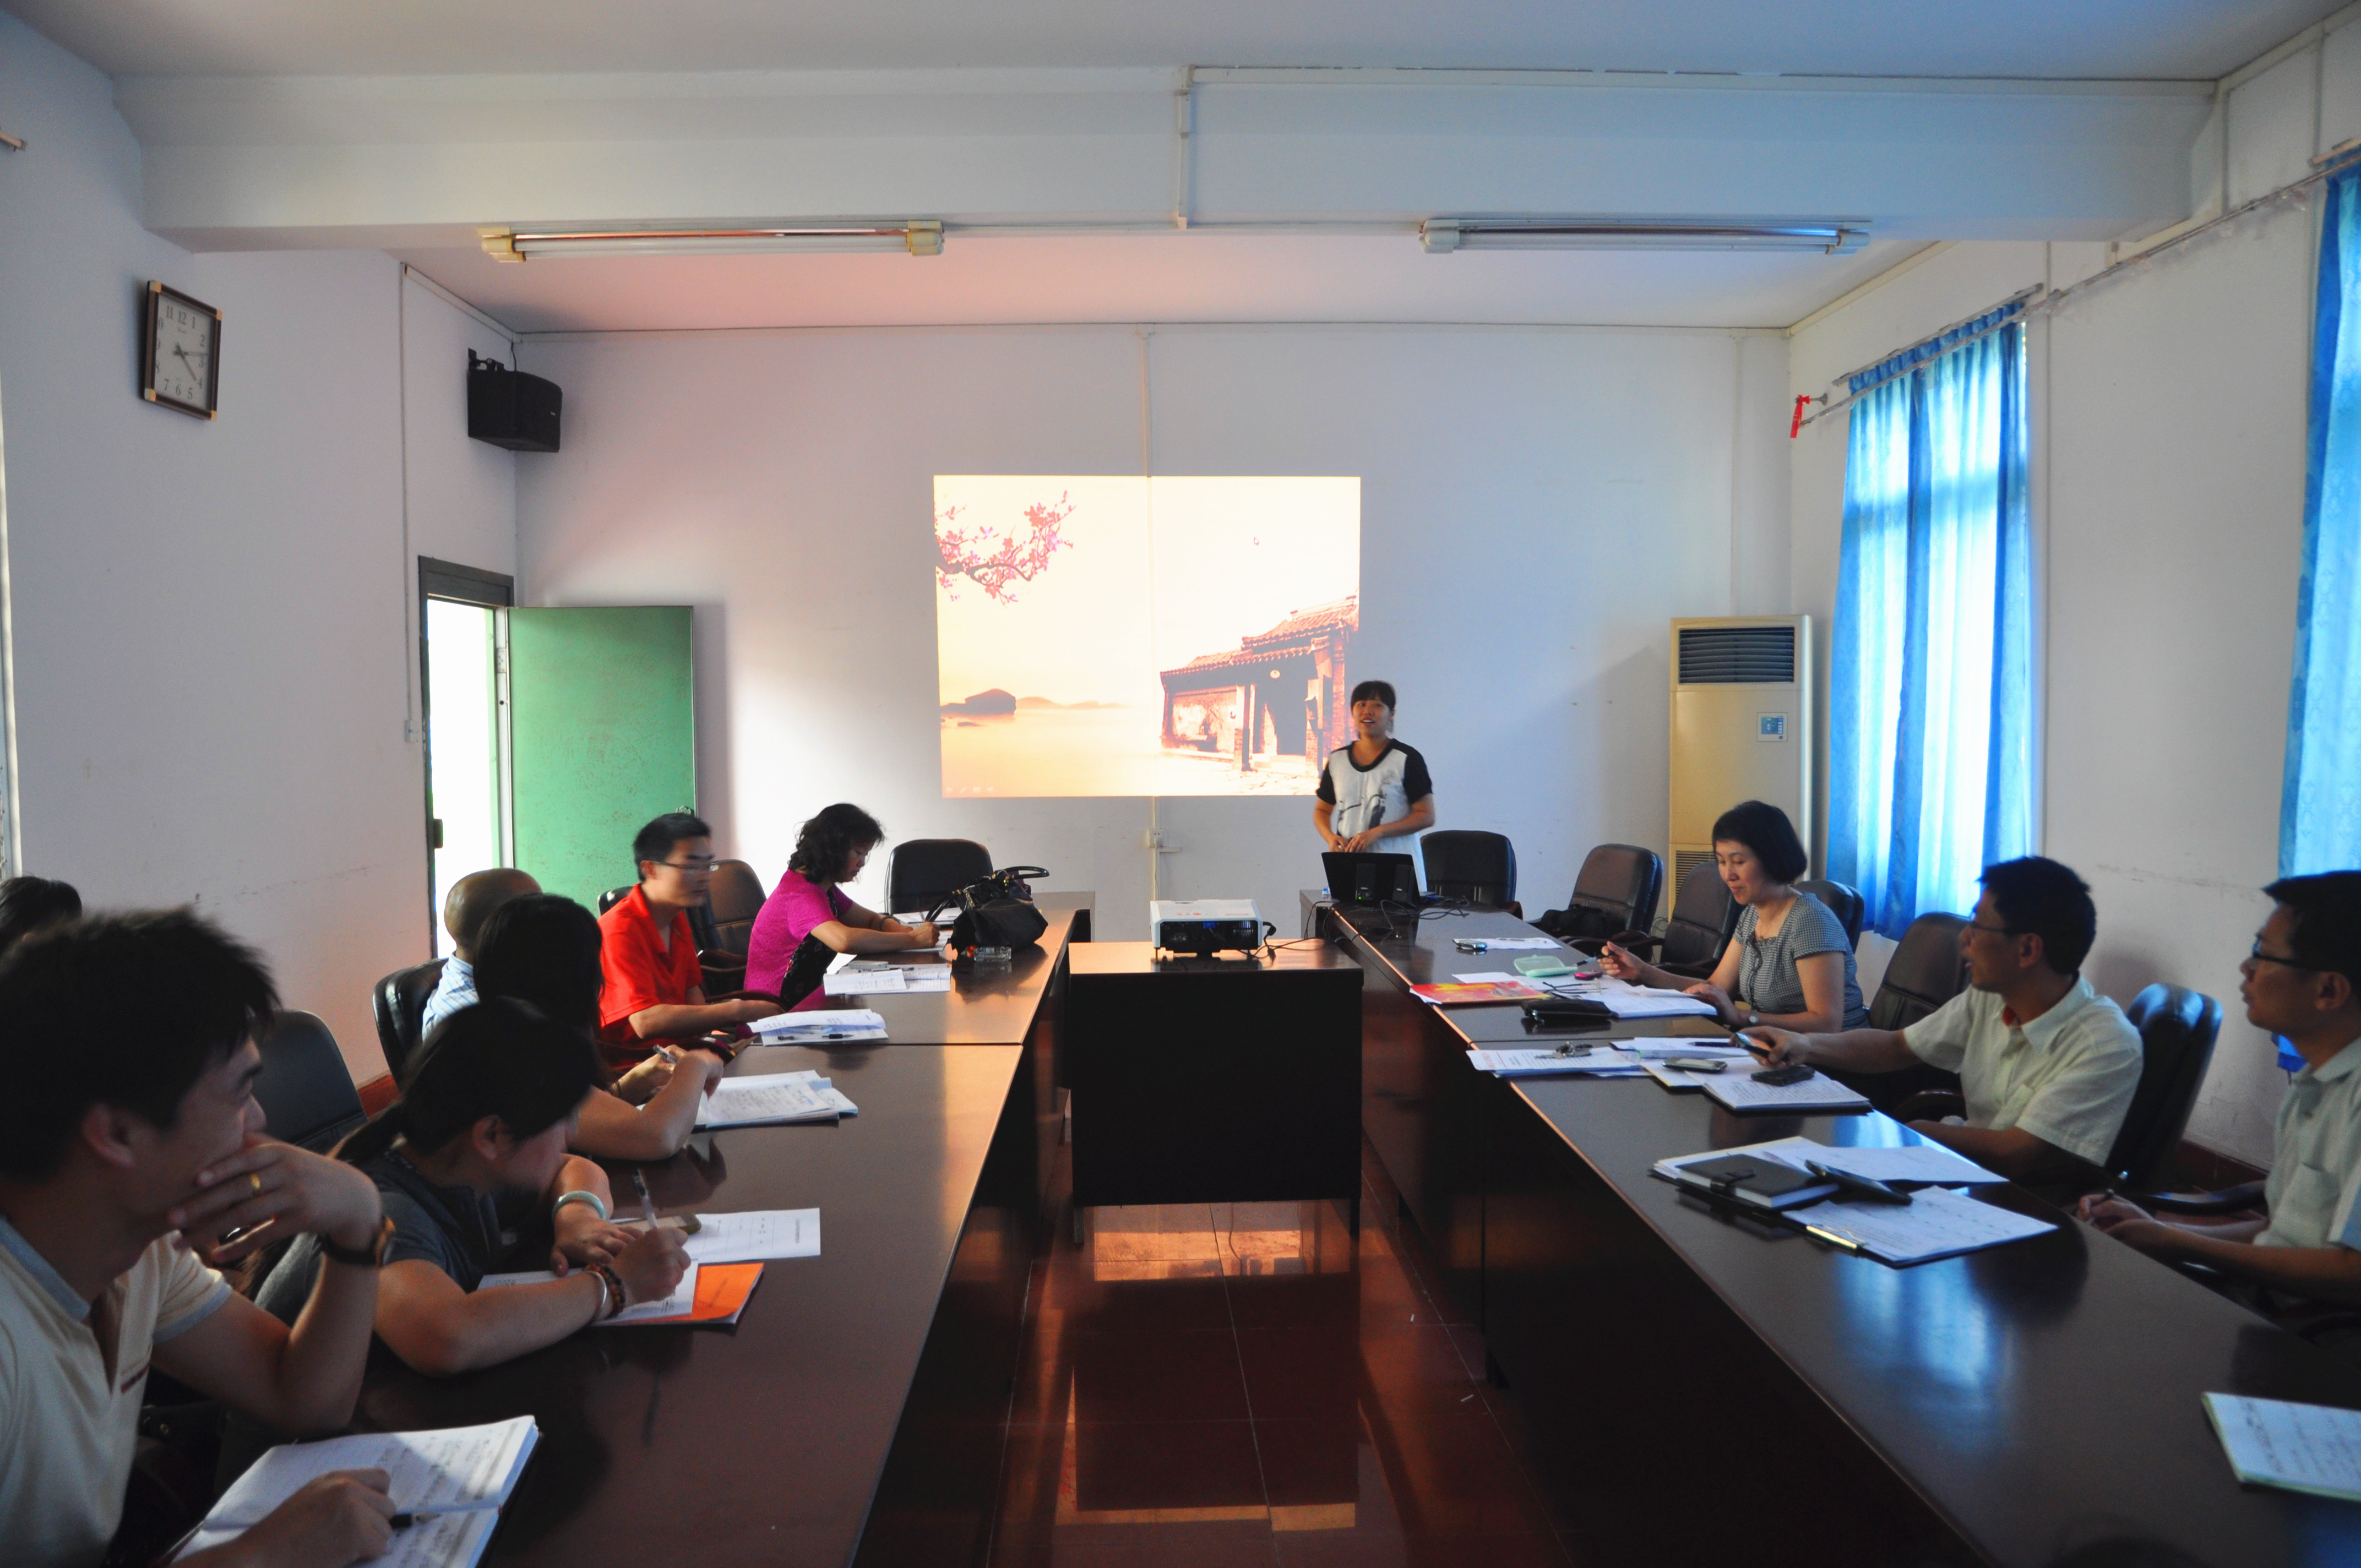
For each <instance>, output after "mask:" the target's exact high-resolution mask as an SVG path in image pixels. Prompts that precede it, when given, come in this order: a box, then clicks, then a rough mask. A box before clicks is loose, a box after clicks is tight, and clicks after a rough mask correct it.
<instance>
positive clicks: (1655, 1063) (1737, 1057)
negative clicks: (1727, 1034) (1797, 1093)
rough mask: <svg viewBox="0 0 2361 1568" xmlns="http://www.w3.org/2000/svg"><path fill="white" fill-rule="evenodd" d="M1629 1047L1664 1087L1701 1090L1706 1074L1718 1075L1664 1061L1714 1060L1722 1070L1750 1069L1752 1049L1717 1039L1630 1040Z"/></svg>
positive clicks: (1745, 1070) (1752, 1062) (1751, 1066)
mask: <svg viewBox="0 0 2361 1568" xmlns="http://www.w3.org/2000/svg"><path fill="white" fill-rule="evenodd" d="M1631 1054H1632V1055H1633V1056H1635V1057H1637V1058H1640V1065H1641V1066H1642V1068H1645V1069H1647V1073H1648V1076H1649V1077H1650V1078H1653V1079H1654V1080H1656V1081H1657V1082H1658V1083H1661V1084H1663V1085H1664V1087H1665V1088H1667V1089H1676V1090H1678V1089H1702V1088H1704V1087H1705V1081H1706V1079H1707V1078H1708V1077H1719V1076H1721V1074H1720V1073H1714V1074H1699V1073H1690V1072H1683V1071H1682V1070H1681V1069H1678V1068H1676V1067H1667V1066H1665V1065H1664V1064H1665V1063H1666V1062H1667V1061H1681V1060H1691V1059H1695V1060H1703V1061H1718V1062H1720V1063H1721V1064H1722V1069H1721V1070H1722V1073H1731V1072H1752V1071H1753V1070H1754V1061H1755V1057H1754V1053H1753V1052H1752V1051H1750V1050H1748V1049H1747V1048H1746V1047H1744V1046H1732V1045H1726V1044H1724V1043H1723V1042H1721V1041H1719V1040H1709V1039H1708V1040H1682V1039H1673V1040H1634V1041H1632V1042H1631Z"/></svg>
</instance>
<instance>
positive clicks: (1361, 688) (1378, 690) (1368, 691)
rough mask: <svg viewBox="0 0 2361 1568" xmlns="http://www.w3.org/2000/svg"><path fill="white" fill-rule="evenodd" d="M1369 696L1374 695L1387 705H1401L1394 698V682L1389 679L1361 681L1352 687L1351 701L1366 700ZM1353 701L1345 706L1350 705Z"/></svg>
mask: <svg viewBox="0 0 2361 1568" xmlns="http://www.w3.org/2000/svg"><path fill="white" fill-rule="evenodd" d="M1371 697H1376V698H1377V699H1378V701H1379V702H1381V703H1384V704H1385V705H1386V706H1387V707H1400V706H1401V704H1400V703H1398V702H1396V701H1395V700H1394V684H1393V682H1391V681H1363V682H1362V683H1361V684H1360V685H1356V686H1355V687H1354V688H1353V703H1360V702H1367V701H1368V700H1369V698H1371ZM1353 703H1347V704H1345V706H1346V707H1351V706H1353Z"/></svg>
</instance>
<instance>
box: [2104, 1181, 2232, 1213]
mask: <svg viewBox="0 0 2361 1568" xmlns="http://www.w3.org/2000/svg"><path fill="white" fill-rule="evenodd" d="M2124 1196H2125V1197H2126V1198H2128V1199H2130V1200H2131V1201H2133V1202H2135V1203H2136V1204H2138V1205H2139V1206H2140V1207H2141V1208H2143V1209H2146V1210H2147V1211H2148V1212H2151V1213H2162V1214H2235V1213H2236V1212H2238V1211H2240V1210H2241V1209H2258V1208H2260V1207H2262V1202H2263V1183H2261V1182H2259V1181H2248V1182H2243V1183H2241V1184H2240V1185H2238V1186H2236V1187H2225V1188H2224V1189H2223V1190H2221V1191H2219V1192H2193V1193H2192V1192H2126V1193H2125V1194H2124Z"/></svg>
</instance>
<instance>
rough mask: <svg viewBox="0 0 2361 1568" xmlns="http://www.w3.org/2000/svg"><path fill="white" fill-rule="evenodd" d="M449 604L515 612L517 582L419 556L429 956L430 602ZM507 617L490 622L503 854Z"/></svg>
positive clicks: (508, 835)
mask: <svg viewBox="0 0 2361 1568" xmlns="http://www.w3.org/2000/svg"><path fill="white" fill-rule="evenodd" d="M429 599H445V600H449V601H452V602H455V603H458V604H472V605H481V606H483V607H484V608H485V609H490V610H493V611H495V612H497V611H500V610H506V609H514V608H515V607H516V579H515V578H514V577H512V576H509V575H508V574H507V573H504V572H488V571H486V570H484V569H483V568H482V567H480V566H468V565H461V564H460V563H458V562H456V561H438V560H436V559H434V557H433V556H431V555H421V556H420V557H418V750H419V757H420V761H421V762H422V764H423V765H422V766H421V768H420V770H419V785H420V795H421V797H422V802H423V806H424V808H425V815H424V817H423V821H422V824H421V828H422V831H423V836H424V839H425V845H426V951H427V954H428V956H429V957H432V956H433V955H434V950H435V948H438V947H440V946H441V945H442V938H441V931H442V921H443V912H442V911H441V910H439V909H437V908H435V907H434V851H435V843H434V685H433V682H432V681H431V679H430V678H429V675H430V672H429V670H428V667H427V650H426V601H427V600H429ZM508 632H509V627H508V617H507V616H505V615H501V614H498V613H495V614H494V615H493V617H492V659H493V677H492V678H493V685H494V689H493V703H494V709H495V712H496V713H497V715H498V720H497V722H498V724H499V737H498V751H497V760H496V763H495V765H496V766H497V767H498V768H499V770H500V846H501V852H502V853H503V854H504V855H505V854H506V853H507V852H508V851H509V850H511V849H512V848H513V846H514V845H515V843H516V820H515V808H514V805H513V803H512V802H511V799H510V794H509V689H508V663H509V661H508V652H509V650H508Z"/></svg>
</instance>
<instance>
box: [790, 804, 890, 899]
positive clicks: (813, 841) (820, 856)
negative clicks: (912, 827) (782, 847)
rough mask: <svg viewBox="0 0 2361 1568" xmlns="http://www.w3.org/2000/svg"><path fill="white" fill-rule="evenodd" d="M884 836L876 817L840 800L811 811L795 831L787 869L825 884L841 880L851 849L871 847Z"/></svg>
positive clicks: (814, 881)
mask: <svg viewBox="0 0 2361 1568" xmlns="http://www.w3.org/2000/svg"><path fill="white" fill-rule="evenodd" d="M884 837H885V829H884V828H883V827H882V826H880V825H879V823H878V821H877V818H875V817H872V816H870V815H869V813H867V812H865V811H863V810H862V809H861V807H859V806H854V805H852V804H851V802H849V801H841V800H840V801H839V802H837V803H836V804H835V805H834V806H823V807H822V808H821V809H820V810H818V811H817V812H815V813H813V814H812V817H811V819H810V820H809V821H807V822H806V823H805V824H804V825H803V828H801V830H799V831H798V832H797V833H796V850H795V853H794V854H792V855H789V856H788V857H787V870H789V871H791V872H797V873H798V874H800V875H801V876H802V877H803V879H804V880H805V881H806V882H808V883H818V884H819V885H820V886H823V887H825V886H827V885H828V884H829V883H836V882H840V881H842V880H843V878H844V862H845V861H847V860H849V859H851V855H852V851H853V850H873V849H875V848H876V847H877V845H878V843H879V841H880V840H882V839H884Z"/></svg>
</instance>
